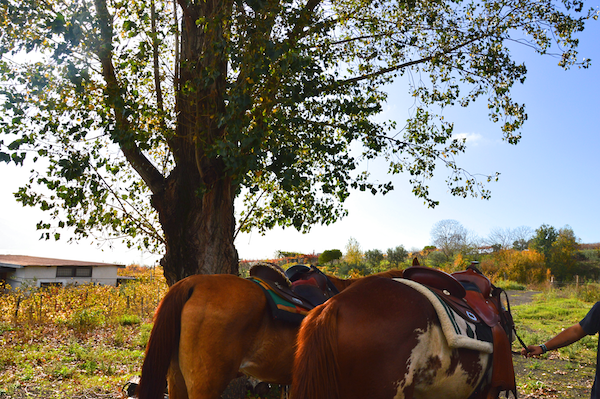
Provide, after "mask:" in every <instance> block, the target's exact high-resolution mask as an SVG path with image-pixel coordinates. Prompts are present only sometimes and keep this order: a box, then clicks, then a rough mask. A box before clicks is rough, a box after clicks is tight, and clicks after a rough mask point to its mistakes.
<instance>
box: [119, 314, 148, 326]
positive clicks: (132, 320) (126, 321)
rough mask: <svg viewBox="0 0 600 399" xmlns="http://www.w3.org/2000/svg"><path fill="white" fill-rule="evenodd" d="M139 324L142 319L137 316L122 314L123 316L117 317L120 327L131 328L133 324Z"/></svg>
mask: <svg viewBox="0 0 600 399" xmlns="http://www.w3.org/2000/svg"><path fill="white" fill-rule="evenodd" d="M141 322H142V319H140V317H139V316H137V315H132V314H124V315H123V316H121V317H119V324H120V325H122V326H132V325H134V324H140V323H141Z"/></svg>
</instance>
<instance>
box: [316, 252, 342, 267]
mask: <svg viewBox="0 0 600 399" xmlns="http://www.w3.org/2000/svg"><path fill="white" fill-rule="evenodd" d="M341 258H342V251H340V250H339V249H328V250H326V251H323V253H322V254H321V255H319V263H328V262H329V263H330V264H333V261H334V260H338V259H341Z"/></svg>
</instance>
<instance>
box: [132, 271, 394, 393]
mask: <svg viewBox="0 0 600 399" xmlns="http://www.w3.org/2000/svg"><path fill="white" fill-rule="evenodd" d="M379 275H380V276H383V277H401V276H402V271H401V270H393V271H389V272H384V273H380V274H379ZM328 277H329V279H330V281H331V282H332V283H333V284H334V285H335V286H336V288H337V289H338V291H342V290H344V289H345V288H346V287H348V286H350V285H351V284H353V283H354V282H355V281H357V280H360V279H348V280H343V279H338V278H336V277H333V276H328ZM298 328H299V327H298V325H296V324H293V323H290V322H285V321H280V320H273V318H272V316H271V314H270V311H269V308H268V304H267V300H266V298H265V293H264V292H263V290H262V288H261V287H260V286H259V285H257V284H256V283H254V282H252V281H250V280H247V279H244V278H240V277H237V276H233V275H196V276H191V277H187V278H185V279H183V280H181V281H179V282H177V283H176V284H174V285H173V286H172V287H171V288H170V290H169V292H168V293H167V294H166V295H165V297H164V299H163V300H162V301H161V303H160V305H159V306H158V308H157V310H156V314H155V318H154V326H153V328H152V332H151V334H150V339H149V341H148V345H147V348H146V357H145V359H144V364H143V366H142V374H141V380H140V384H139V386H138V395H139V398H140V399H151V398H152V399H158V398H160V399H162V398H163V392H164V389H165V385H166V383H167V382H168V388H169V399H218V398H220V396H221V394H222V393H223V391H224V390H225V388H226V387H227V385H228V384H229V382H230V381H231V380H232V379H234V378H236V377H238V376H240V373H243V374H246V375H250V376H253V377H255V378H257V379H259V380H261V381H265V382H269V383H275V384H282V385H289V384H291V382H292V363H293V359H294V351H295V343H296V335H297V333H298Z"/></svg>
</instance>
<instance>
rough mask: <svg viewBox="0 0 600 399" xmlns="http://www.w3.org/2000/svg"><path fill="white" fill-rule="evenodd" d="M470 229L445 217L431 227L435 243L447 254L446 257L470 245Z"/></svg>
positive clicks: (448, 257)
mask: <svg viewBox="0 0 600 399" xmlns="http://www.w3.org/2000/svg"><path fill="white" fill-rule="evenodd" d="M468 237H469V231H468V230H467V229H466V228H464V227H463V225H462V224H460V223H459V222H458V221H456V220H453V219H445V220H440V221H439V222H437V223H436V224H435V225H434V226H433V228H432V229H431V238H432V241H433V243H434V244H435V246H436V247H437V248H439V250H440V251H441V252H442V253H443V254H444V255H445V256H446V259H450V258H452V257H453V256H454V255H456V254H457V253H459V252H460V251H462V250H463V249H464V248H466V247H467V246H468V241H467V239H468Z"/></svg>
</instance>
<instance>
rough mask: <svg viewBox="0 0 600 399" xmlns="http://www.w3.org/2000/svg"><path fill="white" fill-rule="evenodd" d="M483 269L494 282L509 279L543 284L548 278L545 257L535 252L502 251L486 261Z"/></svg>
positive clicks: (482, 266) (483, 263)
mask: <svg viewBox="0 0 600 399" xmlns="http://www.w3.org/2000/svg"><path fill="white" fill-rule="evenodd" d="M481 268H482V270H483V271H484V272H485V274H486V275H487V276H488V277H490V278H491V279H492V280H495V279H508V280H512V281H516V282H519V283H523V284H531V283H539V282H542V281H544V278H545V277H546V263H545V258H544V255H543V254H541V253H539V252H537V251H534V250H527V251H516V250H514V249H507V250H500V251H498V252H495V253H493V254H492V255H491V256H490V257H489V258H486V259H484V260H483V261H482V264H481Z"/></svg>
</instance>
